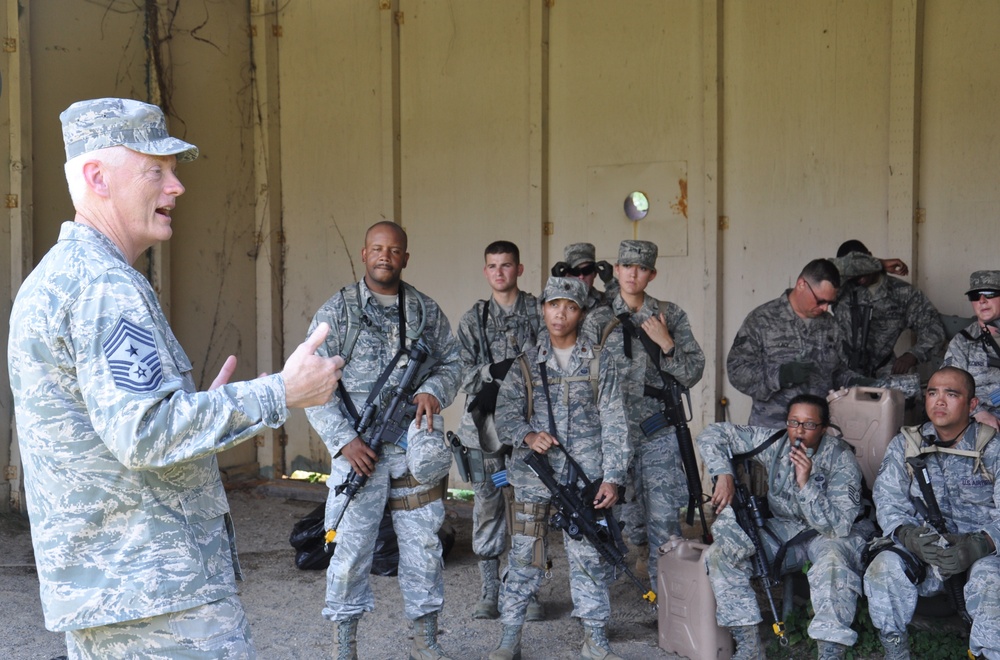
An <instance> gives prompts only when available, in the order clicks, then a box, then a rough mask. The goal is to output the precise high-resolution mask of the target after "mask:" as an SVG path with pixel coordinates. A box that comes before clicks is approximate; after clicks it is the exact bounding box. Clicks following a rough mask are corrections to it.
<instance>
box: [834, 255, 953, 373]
mask: <svg viewBox="0 0 1000 660" xmlns="http://www.w3.org/2000/svg"><path fill="white" fill-rule="evenodd" d="M869 309H870V310H871V321H870V322H869V329H868V342H867V352H866V354H867V356H868V359H867V361H866V363H865V364H862V365H859V367H858V368H857V369H856V371H857V372H858V373H861V374H862V375H865V376H876V375H887V374H890V373H892V365H893V363H894V362H895V359H896V354H895V352H894V348H895V346H896V340H898V339H899V336H900V335H901V334H903V331H904V330H907V329H910V330H913V331H914V332H915V333H916V341H915V342H914V344H913V346H911V347H909V348H908V349H906V352H907V353H910V354H912V355H913V357H915V358H917V362H918V363H923V362H927V361H929V360H930V359H932V358H933V357H934V356H935V354H937V352H938V351H939V350H940V349H941V346H942V345H943V344H944V324H942V323H941V315H940V314H938V311H937V309H935V307H934V305H932V304H931V301H930V300H928V299H927V296H925V295H924V294H923V292H921V291H920V290H919V289H917V288H916V287H914V286H911V285H910V284H908V283H906V282H904V281H903V280H901V279H898V278H895V277H892V276H891V275H886V274H885V273H882V274H881V275H879V277H878V279H877V280H876V281H875V282H874V283H873V284H871V285H869V286H867V287H864V286H860V285H858V284H855V283H853V282H849V283H848V284H846V285H845V286H844V287H843V288H842V289H841V291H840V295H839V297H838V301H837V305H836V308H835V309H834V315H835V316H836V317H837V320H838V321H839V322H840V326H841V332H842V334H843V337H844V341H845V346H846V347H847V349H848V350H850V349H851V348H852V347H853V346H854V344H855V341H856V342H858V343H860V340H861V327H860V323H861V321H860V319H861V318H863V316H862V315H863V314H865V313H866V310H869ZM852 310H857V311H854V312H852ZM855 335H857V339H856V340H855V339H854V337H855Z"/></svg>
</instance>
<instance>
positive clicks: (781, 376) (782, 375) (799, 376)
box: [778, 362, 816, 387]
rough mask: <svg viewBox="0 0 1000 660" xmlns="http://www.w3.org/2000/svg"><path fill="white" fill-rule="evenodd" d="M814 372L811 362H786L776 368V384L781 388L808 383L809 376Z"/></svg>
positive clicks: (814, 366)
mask: <svg viewBox="0 0 1000 660" xmlns="http://www.w3.org/2000/svg"><path fill="white" fill-rule="evenodd" d="M815 370H816V365H815V364H813V363H812V362H786V363H784V364H783V365H781V367H779V368H778V382H779V383H780V384H781V386H782V387H791V386H792V385H801V384H803V383H805V382H808V381H809V374H811V373H812V372H813V371H815Z"/></svg>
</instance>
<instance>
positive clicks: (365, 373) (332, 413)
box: [306, 279, 461, 458]
mask: <svg viewBox="0 0 1000 660" xmlns="http://www.w3.org/2000/svg"><path fill="white" fill-rule="evenodd" d="M349 286H351V287H355V286H356V287H358V288H357V300H358V301H359V302H360V306H361V309H360V310H358V311H359V316H360V319H361V320H360V332H359V333H358V338H357V341H356V343H355V344H354V349H353V350H352V351H351V354H350V355H349V356H348V360H347V364H346V366H345V367H344V373H343V377H342V378H341V381H340V382H341V385H342V386H343V387H342V388H339V389H338V390H337V392H336V394H335V396H334V397H333V398H331V399H330V401H328V402H327V403H326V404H324V405H322V406H315V407H313V408H307V409H306V416H307V417H308V418H309V423H310V424H312V427H313V429H315V430H316V432H317V433H318V434H319V436H320V437H321V438H322V439H323V442H324V443H325V444H326V446H327V448H328V449H329V450H330V455H331V456H333V457H334V458H336V457H337V456H338V455H339V454H340V450H341V448H342V447H343V446H344V445H346V444H347V443H348V442H350V441H351V440H353V439H354V438H356V437H357V436H358V434H357V433H356V432H355V430H354V426H353V424H354V422H353V421H352V420H351V417H350V415H349V414H348V411H347V408H346V407H345V406H344V403H343V401H342V399H341V396H342V393H343V390H344V389H346V390H347V393H348V395H349V396H350V397H351V400H352V402H353V403H354V406H355V408H356V409H357V411H358V412H359V413H360V412H361V411H362V408H363V407H364V404H365V401H366V400H367V399H368V395H369V393H370V392H371V389H372V387H373V386H374V385H375V383H376V382H377V381H378V379H379V376H380V375H381V374H382V372H383V370H385V368H386V367H387V366H388V365H389V363H390V362H392V359H393V357H395V355H396V352H397V351H398V350H399V344H400V339H399V334H400V328H399V305H398V304H393V305H390V306H388V307H383V306H381V305H379V303H378V301H377V300H376V299H375V297H374V296H373V295H372V293H371V291H370V290H369V289H368V285H367V284H365V281H364V279H362V280H361V281H359V282H357V283H355V284H351V285H349ZM400 286H401V287H405V293H404V298H405V300H406V310H405V312H406V313H405V316H406V329H405V334H406V336H407V340H406V345H407V346H410V345H412V343H413V342H414V341H416V339H417V335H418V334H419V336H420V337H423V339H424V341H425V342H426V343H427V345H428V347H429V348H430V357H429V358H428V362H427V364H429V365H431V366H430V369H429V370H428V371H427V372H426V375H425V377H424V378H423V380H422V381H421V383H420V386H419V387H418V388H417V389H416V391H415V394H422V393H428V394H432V395H434V397H435V398H436V399H437V400H438V401H439V402H440V403H441V407H442V408H446V407H447V406H449V405H451V402H452V401H453V400H454V399H455V395H456V394H457V393H458V382H459V376H460V371H461V367H460V365H459V361H458V342H456V341H455V337H454V335H452V333H451V326H450V325H449V323H448V318H447V317H446V316H445V315H444V312H442V311H441V308H440V307H438V304H437V303H436V302H434V301H433V300H431V299H430V298H428V297H427V296H425V295H424V294H422V293H420V292H419V291H417V290H416V289H415V288H413V287H412V286H410V285H409V284H406V283H400ZM347 304H348V302H347V300H346V299H345V296H344V293H343V291H340V292H338V293H336V294H334V295H333V296H332V297H331V298H330V299H329V300H327V301H326V302H325V303H323V305H322V306H321V307H320V308H319V310H318V311H317V312H316V315H315V316H314V317H313V320H312V323H311V324H310V325H309V333H310V334H311V333H312V331H313V330H314V329H315V328H316V326H317V325H319V324H320V323H322V322H324V321H325V322H326V323H329V324H330V328H331V330H330V334H329V335H327V338H326V341H325V342H324V343H323V344H322V345H321V346H320V347H319V349H318V350H317V351H316V354H317V355H322V356H324V357H329V356H333V355H340V350H341V346H342V345H343V341H344V337H345V336H346V334H347V330H348V311H347ZM421 329H422V330H421ZM418 330H421V332H419V333H418ZM408 363H409V360H408V357H407V356H405V355H404V356H403V357H402V358H400V360H399V362H398V363H397V364H396V368H395V369H394V370H393V373H392V375H391V376H390V377H389V379H388V380H387V381H386V384H385V386H384V387H383V389H382V393H381V395H380V396H379V397H377V398H376V399H375V401H374V403H375V404H377V405H379V406H381V405H382V404H383V403H385V402H384V401H383V399H384V398H385V397H386V396H388V394H389V393H390V392H391V390H392V389H393V388H394V387H395V386H396V385H397V384H398V383H399V379H400V378H401V377H402V375H403V372H404V371H405V370H406V365H407V364H408Z"/></svg>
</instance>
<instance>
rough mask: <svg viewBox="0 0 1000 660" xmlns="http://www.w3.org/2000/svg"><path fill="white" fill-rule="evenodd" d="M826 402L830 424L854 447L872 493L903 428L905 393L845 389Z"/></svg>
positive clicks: (865, 388) (877, 389)
mask: <svg viewBox="0 0 1000 660" xmlns="http://www.w3.org/2000/svg"><path fill="white" fill-rule="evenodd" d="M826 400H827V401H828V402H829V404H830V422H831V423H832V424H835V425H836V426H838V427H840V430H841V431H842V432H843V438H844V440H846V441H847V443H848V444H850V445H851V446H852V447H854V455H855V456H856V457H857V459H858V465H859V466H861V473H862V474H863V475H864V478H865V484H867V485H868V488H869V489H871V487H872V485H873V484H874V483H875V475H877V474H878V469H879V466H881V465H882V458H883V457H884V456H885V448H886V447H887V446H888V444H889V441H890V440H892V439H893V437H894V436H895V435H896V434H897V433H899V427H901V426H902V425H903V412H904V407H905V403H906V401H905V399H904V398H903V393H902V392H900V391H899V390H890V389H883V388H880V387H851V388H847V387H844V388H841V389H839V390H836V391H831V392H830V394H829V395H828V396H827V397H826Z"/></svg>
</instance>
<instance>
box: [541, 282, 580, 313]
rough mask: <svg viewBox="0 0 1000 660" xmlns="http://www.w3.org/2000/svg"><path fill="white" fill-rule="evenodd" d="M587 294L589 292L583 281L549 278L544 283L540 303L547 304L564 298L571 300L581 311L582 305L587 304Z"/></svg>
mask: <svg viewBox="0 0 1000 660" xmlns="http://www.w3.org/2000/svg"><path fill="white" fill-rule="evenodd" d="M588 293H589V290H588V289H587V285H586V284H584V283H583V280H579V279H577V278H575V277H550V278H549V281H548V282H546V283H545V290H544V291H542V301H543V302H548V301H549V300H557V299H559V298H565V299H566V300H572V301H573V302H575V303H576V304H577V305H579V306H580V307H581V309H582V308H583V307H584V303H585V302H587V294H588Z"/></svg>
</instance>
